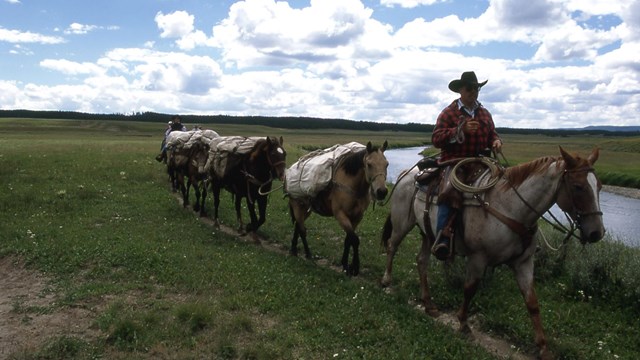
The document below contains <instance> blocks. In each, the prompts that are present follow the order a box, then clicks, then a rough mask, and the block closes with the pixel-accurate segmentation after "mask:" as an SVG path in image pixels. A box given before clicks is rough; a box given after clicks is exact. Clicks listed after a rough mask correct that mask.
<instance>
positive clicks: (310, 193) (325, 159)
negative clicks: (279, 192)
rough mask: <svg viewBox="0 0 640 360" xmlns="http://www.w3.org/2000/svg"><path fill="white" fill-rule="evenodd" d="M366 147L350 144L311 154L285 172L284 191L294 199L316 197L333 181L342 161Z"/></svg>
mask: <svg viewBox="0 0 640 360" xmlns="http://www.w3.org/2000/svg"><path fill="white" fill-rule="evenodd" d="M365 148H366V146H364V145H362V144H360V143H357V142H350V143H347V144H344V145H341V144H336V145H333V146H332V147H329V148H326V149H320V150H315V151H312V152H310V153H309V154H307V155H305V156H303V157H301V158H300V159H298V161H297V162H295V163H294V164H293V165H291V167H289V168H288V169H287V170H286V171H285V183H284V191H285V193H286V194H288V195H289V196H291V197H293V198H303V197H311V198H313V197H315V196H316V195H317V194H318V193H319V192H320V191H322V190H324V189H325V188H326V187H327V186H328V185H329V184H330V183H331V180H332V179H333V174H334V171H335V170H336V165H337V164H338V163H339V161H340V159H341V158H342V157H343V156H345V155H347V154H349V153H352V152H356V151H358V150H362V149H365Z"/></svg>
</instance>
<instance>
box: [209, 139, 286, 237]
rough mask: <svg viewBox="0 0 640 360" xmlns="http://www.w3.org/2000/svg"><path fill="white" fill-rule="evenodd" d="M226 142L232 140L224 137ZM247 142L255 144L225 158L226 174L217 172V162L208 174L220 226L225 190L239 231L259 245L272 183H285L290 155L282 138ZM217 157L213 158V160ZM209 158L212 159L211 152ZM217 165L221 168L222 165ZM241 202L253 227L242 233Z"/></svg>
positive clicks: (216, 217) (216, 218) (249, 226)
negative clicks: (245, 206)
mask: <svg viewBox="0 0 640 360" xmlns="http://www.w3.org/2000/svg"><path fill="white" fill-rule="evenodd" d="M225 138H231V137H224V136H223V137H221V140H222V141H224V140H225ZM236 138H237V137H236ZM244 139H246V140H250V141H251V142H252V143H253V142H255V143H254V144H253V146H252V147H251V148H250V150H249V151H248V152H246V153H238V152H230V153H227V154H225V156H226V159H225V161H224V166H225V169H224V171H223V174H221V172H220V171H216V170H219V169H216V165H215V164H216V163H215V162H214V165H213V166H211V170H210V171H209V179H210V181H211V192H212V194H213V202H214V214H213V219H214V222H215V223H216V225H218V224H219V223H218V208H219V206H220V190H221V189H222V188H224V189H226V190H227V191H229V192H230V193H231V194H232V195H233V196H234V205H235V210H236V218H237V221H238V230H239V231H240V232H243V231H245V230H246V232H247V233H250V234H251V235H252V237H253V239H254V240H255V241H258V237H257V231H258V228H259V227H260V226H261V225H262V224H264V222H265V219H266V209H267V200H268V194H269V192H270V191H271V188H272V185H273V184H272V182H273V180H274V179H279V180H281V181H282V180H283V179H284V171H285V168H286V163H285V161H286V156H287V153H286V151H285V150H284V148H283V147H282V145H283V142H284V140H283V139H282V137H280V139H278V138H275V137H263V138H244ZM215 155H216V154H213V156H215ZM209 156H210V157H211V156H212V154H211V152H210V155H209ZM217 164H218V166H219V165H220V163H217ZM242 198H245V199H246V204H247V209H248V210H249V217H250V223H249V224H247V226H246V229H243V227H244V224H243V221H242V215H241V211H240V210H241V205H242ZM256 204H257V205H258V214H256V209H255V205H256Z"/></svg>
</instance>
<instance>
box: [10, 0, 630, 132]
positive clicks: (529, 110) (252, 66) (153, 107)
mask: <svg viewBox="0 0 640 360" xmlns="http://www.w3.org/2000/svg"><path fill="white" fill-rule="evenodd" d="M464 71H474V72H475V73H476V75H477V76H478V79H479V80H480V81H484V80H488V83H487V85H485V86H484V87H483V88H482V90H481V92H480V96H479V100H480V102H481V103H482V104H483V105H484V106H485V107H486V108H487V109H488V110H489V111H490V112H491V113H492V115H493V118H494V122H495V124H496V126H497V127H510V128H543V129H549V128H580V127H584V126H590V125H619V126H625V125H627V126H628V125H634V126H637V125H640V0H464V1H463V0H293V1H273V0H245V1H231V0H216V1H210V0H92V1H86V0H0V109H5V110H6V109H28V110H63V111H81V112H89V113H105V114H113V113H123V114H131V113H136V112H147V111H152V112H159V113H165V114H182V115H184V114H199V115H205V114H213V115H217V114H223V115H231V116H236V115H260V116H305V117H306V116H309V117H319V118H332V119H336V118H337V119H349V120H356V121H374V122H384V123H421V124H434V123H435V120H436V118H437V116H438V114H439V113H440V111H441V110H442V109H443V108H444V107H446V106H447V105H449V104H450V103H451V102H452V101H453V100H455V99H456V98H457V94H456V93H453V92H451V91H450V90H449V89H448V87H447V86H448V84H449V82H450V81H451V80H454V79H458V78H460V75H461V73H462V72H464Z"/></svg>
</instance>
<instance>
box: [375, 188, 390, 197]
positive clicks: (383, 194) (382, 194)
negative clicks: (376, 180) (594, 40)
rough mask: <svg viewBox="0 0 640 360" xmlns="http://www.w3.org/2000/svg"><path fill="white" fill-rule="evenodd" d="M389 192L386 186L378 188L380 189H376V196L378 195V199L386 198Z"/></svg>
mask: <svg viewBox="0 0 640 360" xmlns="http://www.w3.org/2000/svg"><path fill="white" fill-rule="evenodd" d="M387 192H388V191H387V189H386V188H384V189H378V190H377V191H376V196H377V197H378V200H382V199H384V198H385V197H386V196H387Z"/></svg>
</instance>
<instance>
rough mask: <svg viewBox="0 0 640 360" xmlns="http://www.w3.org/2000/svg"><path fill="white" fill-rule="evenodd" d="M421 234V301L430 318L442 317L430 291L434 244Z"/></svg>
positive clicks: (419, 270)
mask: <svg viewBox="0 0 640 360" xmlns="http://www.w3.org/2000/svg"><path fill="white" fill-rule="evenodd" d="M420 233H421V235H422V246H421V247H420V252H419V253H418V257H417V259H416V263H417V264H418V276H419V277H420V301H422V304H423V305H424V311H425V312H426V313H427V314H428V315H429V316H433V317H438V316H440V312H439V311H438V307H437V306H436V305H435V304H434V303H433V301H431V292H430V291H429V278H428V270H429V259H430V255H431V245H432V243H431V241H430V240H429V238H428V237H427V236H426V235H425V234H424V233H423V232H422V231H420Z"/></svg>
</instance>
